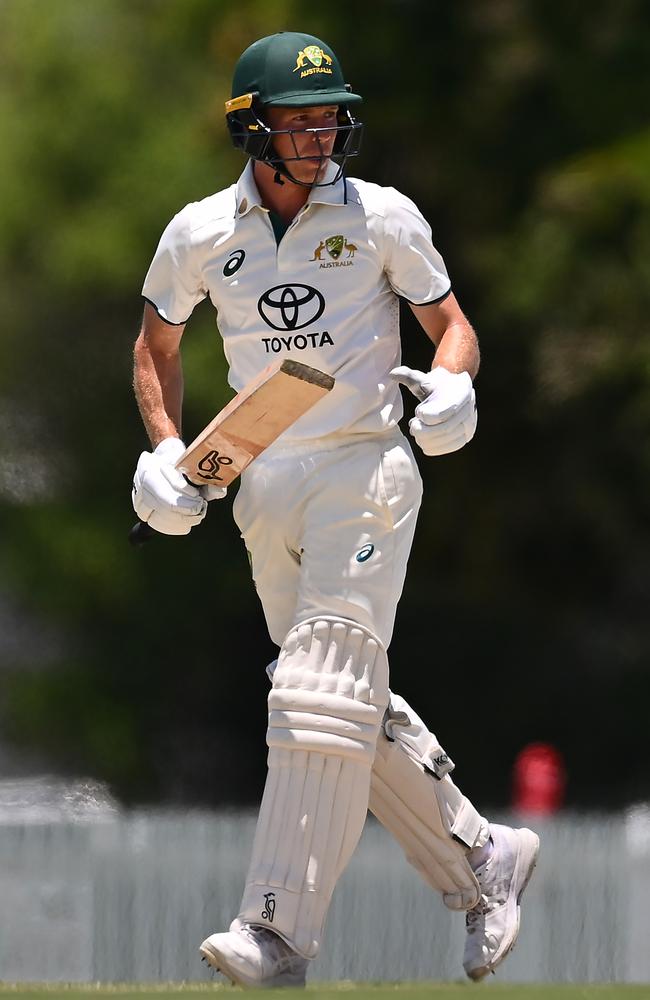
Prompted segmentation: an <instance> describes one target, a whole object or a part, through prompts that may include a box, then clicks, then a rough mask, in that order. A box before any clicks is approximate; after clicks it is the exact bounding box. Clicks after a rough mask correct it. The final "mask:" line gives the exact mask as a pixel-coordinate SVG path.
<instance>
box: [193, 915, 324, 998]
mask: <svg viewBox="0 0 650 1000" xmlns="http://www.w3.org/2000/svg"><path fill="white" fill-rule="evenodd" d="M235 927H236V929H235V930H231V931H226V932H225V933H224V934H211V935H210V937H208V938H206V939H205V941H204V942H203V944H202V945H201V947H200V948H199V951H200V952H201V954H202V955H203V957H204V959H205V960H206V962H207V963H208V965H210V966H211V967H212V968H213V969H216V971H217V972H221V973H222V974H223V975H224V976H227V977H228V979H231V980H232V981H233V983H236V984H237V985H238V986H249V987H253V988H257V989H275V988H277V987H280V986H296V987H302V986H304V985H305V976H306V973H307V959H306V958H303V957H302V955H298V954H297V952H295V951H294V950H293V948H291V947H290V946H289V945H288V944H287V943H286V941H283V940H282V938H281V937H278V935H277V934H274V933H273V931H269V930H267V929H266V927H254V926H251V925H250V924H241V923H240V924H239V925H238V926H237V924H235Z"/></svg>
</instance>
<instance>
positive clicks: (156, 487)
mask: <svg viewBox="0 0 650 1000" xmlns="http://www.w3.org/2000/svg"><path fill="white" fill-rule="evenodd" d="M184 451H185V445H184V444H183V442H182V441H181V440H180V438H173V437H170V438H165V440H164V441H161V442H160V444H159V445H158V447H157V448H156V449H155V450H154V451H153V452H150V451H143V452H142V454H141V455H140V458H139V460H138V467H137V469H136V472H135V477H134V480H133V493H132V497H133V509H134V510H135V512H136V514H137V515H138V517H139V518H140V520H141V521H146V522H147V524H150V525H151V527H152V528H154V529H155V530H156V531H160V532H162V534H163V535H187V534H189V533H190V531H191V530H192V528H193V527H194V526H195V525H197V524H200V523H201V521H202V520H203V518H204V517H205V515H206V511H207V509H208V500H218V499H221V498H222V497H224V496H225V495H226V490H225V489H223V488H222V487H215V486H205V487H201V489H197V487H196V486H192V485H191V483H188V481H187V480H186V479H185V476H184V475H183V474H182V473H181V472H179V471H178V470H177V469H176V468H175V467H174V463H175V462H177V461H178V459H179V458H180V457H181V455H182V454H183V452H184Z"/></svg>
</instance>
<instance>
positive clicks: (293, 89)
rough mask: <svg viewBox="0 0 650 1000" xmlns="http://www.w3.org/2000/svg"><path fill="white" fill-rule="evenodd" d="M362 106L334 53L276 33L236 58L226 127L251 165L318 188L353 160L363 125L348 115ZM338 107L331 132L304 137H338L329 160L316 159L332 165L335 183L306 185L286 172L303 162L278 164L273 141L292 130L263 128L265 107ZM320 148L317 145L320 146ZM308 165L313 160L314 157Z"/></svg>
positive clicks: (315, 41) (309, 40)
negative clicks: (256, 162) (331, 161)
mask: <svg viewBox="0 0 650 1000" xmlns="http://www.w3.org/2000/svg"><path fill="white" fill-rule="evenodd" d="M360 102H361V97H360V96H359V94H353V93H352V92H351V89H350V86H349V85H348V84H347V83H345V80H344V77H343V71H342V70H341V66H340V63H339V61H338V59H337V58H336V55H335V54H334V52H333V51H332V49H331V48H330V47H329V46H328V45H326V44H325V42H322V41H321V40H320V39H319V38H315V37H314V36H313V35H305V34H303V33H302V32H298V31H280V32H278V34H276V35H269V36H268V37H266V38H260V39H259V41H257V42H254V43H253V44H252V45H250V46H249V47H248V48H247V49H246V51H245V52H244V53H243V54H242V55H241V56H240V58H239V61H238V62H237V65H236V66H235V72H234V76H233V83H232V98H231V100H229V101H226V121H227V123H228V130H229V132H230V135H231V138H232V141H233V144H234V145H235V146H236V147H237V148H238V149H242V150H243V151H244V152H245V153H246V154H247V155H248V156H250V157H251V158H252V159H253V160H260V161H261V162H262V163H266V164H268V165H269V166H271V167H273V168H274V169H275V170H276V171H277V172H278V173H279V174H282V175H283V176H284V177H287V178H288V179H289V180H290V181H293V183H294V184H301V185H303V186H304V187H322V186H325V184H335V183H336V181H337V180H338V179H339V178H340V176H341V174H342V173H343V169H344V167H345V164H346V162H347V159H348V157H350V156H356V155H357V153H358V152H359V150H360V148H361V135H362V132H363V125H362V123H361V122H360V121H359V120H358V119H357V118H355V117H354V116H353V114H352V111H351V110H350V108H351V107H353V106H354V105H355V104H359V103H360ZM330 104H337V105H338V114H337V125H336V127H335V129H333V128H331V127H329V128H320V129H319V128H315V129H309V130H308V131H310V132H313V133H315V135H316V138H317V140H318V139H319V137H318V133H320V132H322V133H327V134H328V135H331V133H332V131H336V137H335V140H334V149H333V151H332V154H331V157H328V156H326V155H325V154H324V153H322V155H321V157H320V159H321V161H322V160H326V159H330V158H331V159H334V160H335V161H336V162H337V164H338V166H339V169H338V171H337V173H336V176H335V177H334V179H333V180H330V181H327V182H324V183H313V184H305V182H303V181H298V180H296V179H295V178H294V177H293V176H292V175H291V172H290V170H289V168H288V167H287V165H286V164H287V163H290V162H291V161H292V160H300V159H306V158H307V157H301V156H299V155H298V150H297V147H296V143H295V140H293V138H292V141H293V145H294V150H295V153H296V155H295V156H292V157H285V158H284V159H282V160H281V159H279V157H278V155H277V153H276V151H275V148H274V145H273V140H274V137H275V136H276V135H289V136H291V137H293V132H294V130H292V129H284V130H281V131H277V130H276V131H272V130H271V129H270V128H269V126H268V125H267V124H266V122H265V115H264V109H265V108H267V107H287V108H307V107H320V106H324V105H330ZM319 145H320V140H319ZM309 159H314V157H313V154H312V155H311V156H310V157H309Z"/></svg>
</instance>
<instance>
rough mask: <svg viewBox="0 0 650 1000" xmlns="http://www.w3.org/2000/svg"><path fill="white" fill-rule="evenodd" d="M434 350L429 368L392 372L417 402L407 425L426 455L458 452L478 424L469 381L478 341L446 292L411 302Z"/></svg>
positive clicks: (475, 369) (477, 355) (474, 367)
mask: <svg viewBox="0 0 650 1000" xmlns="http://www.w3.org/2000/svg"><path fill="white" fill-rule="evenodd" d="M411 309H412V310H413V313H414V315H415V317H416V319H417V320H418V322H419V324H420V326H421V327H422V329H423V330H424V332H425V333H426V334H427V336H428V337H429V339H430V340H431V341H432V342H433V343H434V345H435V348H436V352H435V357H434V359H433V364H432V368H431V371H430V372H426V373H425V372H419V371H415V370H413V369H411V368H406V367H405V366H402V367H400V368H395V369H393V371H392V372H391V375H392V376H393V377H394V378H396V379H397V380H398V381H399V382H401V383H402V384H403V385H406V386H408V388H409V389H410V390H411V392H413V393H414V395H415V396H417V398H418V399H419V400H420V404H419V405H418V406H417V407H416V410H415V416H414V417H413V419H412V420H411V421H410V423H409V429H410V432H411V434H412V435H413V437H414V438H415V440H416V441H417V443H418V445H419V446H420V447H421V448H422V450H423V452H424V453H425V455H447V454H449V453H450V452H452V451H458V450H459V448H462V447H463V446H464V445H466V444H467V443H468V441H471V439H472V438H473V437H474V433H475V431H476V424H477V413H476V394H475V392H474V385H473V380H474V378H475V377H476V374H477V372H478V369H479V363H480V353H479V346H478V339H477V337H476V333H475V332H474V330H473V328H472V325H471V323H470V322H469V320H468V319H467V317H466V316H465V314H464V313H463V311H462V309H461V308H460V306H459V305H458V302H457V300H456V297H455V295H453V294H452V293H451V292H450V293H449V295H447V296H446V298H444V299H443V300H442V301H440V302H431V303H429V304H427V305H422V306H418V305H411Z"/></svg>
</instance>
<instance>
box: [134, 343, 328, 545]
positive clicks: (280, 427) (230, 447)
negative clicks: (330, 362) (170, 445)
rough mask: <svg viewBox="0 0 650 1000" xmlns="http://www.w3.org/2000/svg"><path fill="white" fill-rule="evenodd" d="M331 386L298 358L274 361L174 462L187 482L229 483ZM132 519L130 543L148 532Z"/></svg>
mask: <svg viewBox="0 0 650 1000" xmlns="http://www.w3.org/2000/svg"><path fill="white" fill-rule="evenodd" d="M333 386H334V379H333V378H332V376H331V375H326V374H325V373H324V372H321V371H319V370H318V369H317V368H310V367H309V366H308V365H303V364H301V363H300V362H299V361H288V360H286V359H285V360H284V361H275V362H274V363H273V364H271V365H269V366H268V368H265V369H264V371H262V372H260V374H259V375H258V376H257V377H256V378H254V379H253V380H252V381H251V382H249V383H248V385H245V386H244V388H243V389H242V390H241V392H238V393H237V395H236V396H235V397H234V399H231V400H230V402H229V403H228V404H227V405H226V406H225V407H224V408H223V410H221V412H220V413H218V414H217V415H216V417H215V418H214V419H213V420H211V421H210V423H209V424H208V425H207V427H205V428H204V429H203V430H202V431H201V433H200V434H199V435H198V437H196V438H195V439H194V441H192V443H191V444H190V445H189V447H188V448H187V449H186V451H185V452H184V453H183V454H182V455H181V457H180V458H179V460H178V461H177V462H176V468H177V469H178V470H179V472H182V473H183V475H184V476H185V478H186V479H187V480H188V481H189V482H190V483H192V485H193V486H205V485H210V486H229V485H230V483H232V482H233V480H235V479H236V478H237V476H239V475H240V474H241V473H242V472H243V470H244V469H245V468H246V467H247V466H249V465H250V464H251V462H252V461H254V459H256V458H257V456H258V455H261V454H262V452H263V451H264V450H265V449H266V448H268V446H269V445H270V444H272V443H273V442H274V441H275V440H276V438H278V437H279V436H280V434H282V433H283V432H284V431H286V430H287V428H288V427H291V425H292V424H293V423H295V421H296V420H297V419H298V418H299V417H302V416H303V414H305V413H307V411H308V410H310V409H311V408H312V406H314V405H315V404H316V403H317V402H318V401H319V400H320V399H322V398H323V396H326V395H327V394H328V392H330V390H331V389H332V387H333ZM155 534H157V532H156V531H155V530H154V528H151V527H149V525H148V524H146V523H144V522H143V521H138V523H137V524H135V525H134V526H133V528H132V529H131V531H130V533H129V541H130V542H131V544H132V545H140V544H142V542H145V541H147V540H148V539H149V538H151V537H152V536H153V535H155Z"/></svg>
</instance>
